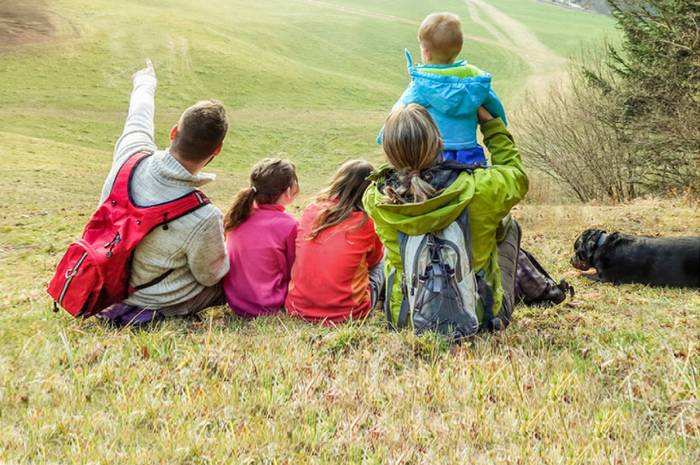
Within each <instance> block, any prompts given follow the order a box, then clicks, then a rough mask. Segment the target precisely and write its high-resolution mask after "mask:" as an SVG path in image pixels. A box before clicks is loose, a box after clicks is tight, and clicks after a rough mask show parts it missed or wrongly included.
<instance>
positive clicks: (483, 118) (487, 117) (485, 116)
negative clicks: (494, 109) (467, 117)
mask: <svg viewBox="0 0 700 465" xmlns="http://www.w3.org/2000/svg"><path fill="white" fill-rule="evenodd" d="M476 116H477V117H478V118H479V124H484V123H485V122H487V121H491V120H492V119H494V118H493V115H492V114H491V113H489V111H488V110H487V109H486V108H484V107H479V109H478V110H476Z"/></svg>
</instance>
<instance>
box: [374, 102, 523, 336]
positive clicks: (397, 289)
mask: <svg viewBox="0 0 700 465" xmlns="http://www.w3.org/2000/svg"><path fill="white" fill-rule="evenodd" d="M478 118H479V123H480V126H481V132H482V133H483V135H484V144H485V145H486V147H487V149H488V150H489V152H490V153H491V158H492V160H491V161H492V167H490V168H483V169H476V170H473V171H469V170H465V169H464V167H463V166H462V165H457V164H455V163H454V162H449V161H445V162H443V161H442V157H441V153H442V141H441V140H440V133H439V131H438V129H437V127H436V126H435V123H434V122H433V120H432V118H431V117H430V114H429V113H428V112H427V111H426V110H425V108H423V107H422V106H420V105H416V104H411V105H408V106H406V107H402V108H398V109H396V110H394V111H393V112H392V113H391V114H390V115H389V117H388V118H387V120H386V123H385V125H384V138H383V141H382V147H383V148H384V152H385V155H386V157H387V160H388V161H389V165H388V166H387V165H385V166H384V167H382V168H381V169H380V170H379V172H377V173H376V174H374V175H373V176H372V178H371V179H372V184H371V185H370V186H369V187H368V189H367V191H366V192H365V195H364V198H363V201H364V205H365V209H366V211H367V213H368V214H369V215H370V216H371V217H372V220H374V223H375V227H376V230H377V234H378V235H379V237H380V239H381V240H382V242H383V243H384V246H385V248H386V254H387V255H386V261H385V268H386V269H385V272H386V276H387V295H388V296H389V297H388V298H387V302H386V303H385V310H386V313H387V317H388V318H389V320H390V322H391V323H393V324H394V325H397V322H398V315H399V311H400V306H401V300H402V291H401V275H402V266H401V256H400V252H399V244H398V238H397V233H398V232H402V233H404V234H408V235H417V234H425V233H428V232H433V231H438V230H441V229H444V228H445V227H447V226H448V225H449V224H450V223H452V222H453V221H455V220H456V219H457V217H458V216H459V215H460V213H461V212H462V211H463V210H464V209H465V208H468V209H469V210H468V211H469V221H470V228H471V238H472V239H471V240H472V263H471V265H472V269H474V270H475V271H476V272H477V273H478V272H481V273H483V276H484V279H485V280H486V283H487V284H488V285H489V287H490V288H491V290H492V292H493V310H492V311H493V314H494V316H495V317H497V318H496V319H495V320H494V321H499V320H500V322H502V323H503V324H502V325H496V326H497V327H500V328H502V327H505V326H506V325H507V324H508V323H509V321H510V316H511V314H512V311H513V307H514V306H515V302H514V293H515V264H516V259H517V256H518V251H519V248H520V228H519V226H518V225H517V224H516V223H515V222H514V221H510V216H509V215H508V213H509V212H510V209H511V208H512V207H513V206H514V205H515V204H517V203H518V202H519V201H520V200H522V198H523V197H524V196H525V194H526V193H527V189H528V179H527V176H526V175H525V171H524V170H523V164H522V160H521V159H520V155H519V153H518V150H517V148H516V147H515V144H514V143H513V137H512V136H511V135H510V133H509V132H508V130H506V128H505V126H504V125H503V122H502V121H501V120H500V118H494V117H493V116H491V114H490V113H489V112H488V111H486V110H485V109H484V108H483V107H481V108H479V111H478ZM502 223H503V224H502ZM497 235H498V236H499V237H497ZM504 290H505V292H504ZM477 315H478V316H479V319H480V321H482V320H483V308H481V304H480V305H479V308H477Z"/></svg>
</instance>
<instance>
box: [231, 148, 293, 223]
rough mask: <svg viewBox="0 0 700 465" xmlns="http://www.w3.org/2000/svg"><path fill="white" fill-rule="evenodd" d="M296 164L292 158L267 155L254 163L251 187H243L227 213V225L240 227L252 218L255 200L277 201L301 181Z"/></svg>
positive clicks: (259, 202) (266, 202) (257, 201)
mask: <svg viewBox="0 0 700 465" xmlns="http://www.w3.org/2000/svg"><path fill="white" fill-rule="evenodd" d="M298 184H299V180H298V179H297V173H296V168H295V167H294V164H293V163H292V162H291V161H289V160H281V159H279V158H266V159H264V160H260V161H259V162H257V163H256V164H255V166H253V171H252V172H251V173H250V187H246V188H245V189H241V190H240V191H238V193H237V194H236V195H235V197H234V198H233V202H232V203H231V206H230V207H229V209H228V211H227V212H226V216H225V217H224V229H225V230H226V231H230V230H232V229H236V228H237V227H238V226H240V225H241V224H243V222H244V221H245V220H247V219H248V217H249V216H250V214H251V213H252V211H253V202H255V203H257V204H258V205H265V204H271V203H275V202H277V200H279V198H280V196H281V195H282V194H283V193H284V191H286V190H287V189H289V188H290V187H292V186H294V185H298Z"/></svg>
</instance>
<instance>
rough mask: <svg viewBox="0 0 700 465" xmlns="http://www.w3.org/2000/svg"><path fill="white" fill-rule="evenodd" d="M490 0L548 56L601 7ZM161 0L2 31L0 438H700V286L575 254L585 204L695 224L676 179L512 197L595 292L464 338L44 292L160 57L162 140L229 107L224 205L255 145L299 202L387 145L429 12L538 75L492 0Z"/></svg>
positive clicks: (113, 442) (336, 454)
mask: <svg viewBox="0 0 700 465" xmlns="http://www.w3.org/2000/svg"><path fill="white" fill-rule="evenodd" d="M38 3H39V2H37V1H34V0H31V1H29V2H25V3H23V5H30V4H38ZM490 4H491V5H496V6H497V7H498V8H500V11H501V12H506V13H507V14H508V15H509V16H510V17H511V20H513V19H514V20H515V21H516V25H520V26H521V28H519V29H517V32H518V34H519V35H517V37H521V38H522V37H525V38H527V39H528V40H529V41H530V43H532V42H533V40H532V37H531V35H534V36H535V37H536V38H537V40H536V41H534V43H535V47H534V49H536V50H537V51H538V54H537V55H536V57H537V58H538V59H541V58H542V57H546V56H551V55H547V54H548V53H552V54H554V55H556V54H557V53H559V54H566V53H569V51H570V50H573V48H575V47H574V42H576V40H577V39H571V37H574V38H578V37H584V36H586V37H587V36H594V35H599V34H603V33H604V32H605V31H606V30H608V29H609V23H607V24H606V23H602V22H601V19H600V18H599V17H595V16H580V15H578V14H576V13H573V12H569V11H567V10H556V12H555V10H553V9H549V7H547V6H542V5H538V4H536V3H535V2H530V1H529V0H522V1H516V0H493V1H492V2H490ZM163 5H164V2H157V1H153V0H139V1H131V0H129V1H122V2H119V3H118V4H117V3H115V2H111V1H106V0H91V1H87V0H57V1H51V2H48V8H49V9H50V11H51V13H50V14H49V17H50V18H51V21H53V22H54V25H55V28H56V31H57V36H56V37H55V38H54V39H53V40H50V41H48V42H47V41H44V42H41V43H36V44H33V45H25V46H21V47H19V46H13V47H12V48H5V49H0V83H2V84H0V102H1V104H0V155H1V156H2V162H1V163H0V198H2V199H3V201H2V202H0V289H2V293H0V344H1V345H0V347H1V348H2V350H0V431H1V432H2V434H0V463H37V464H43V463H76V464H77V463H119V464H131V463H134V464H136V463H138V464H143V463H167V464H171V463H178V464H205V463H250V464H253V463H256V464H257V463H268V464H285V463H287V464H297V463H364V464H380V463H396V464H399V463H402V464H419V463H420V464H423V463H429V464H433V463H435V464H438V463H439V464H442V463H524V464H540V463H567V464H574V463H576V464H578V463H581V464H583V463H620V464H626V463H644V464H652V463H658V464H661V463H687V464H691V463H696V462H697V461H698V460H699V459H700V444H699V441H700V439H699V438H700V409H699V408H698V403H697V402H698V397H699V392H698V370H699V369H700V345H699V344H698V341H699V340H700V324H699V322H698V312H699V310H698V309H699V308H700V295H698V293H697V292H689V291H680V290H674V289H664V290H656V289H645V288H643V287H642V286H622V287H613V286H603V285H594V284H592V283H590V282H588V281H587V280H585V279H583V278H581V277H579V276H577V275H576V274H575V273H574V272H573V271H572V270H571V269H570V267H569V266H568V263H567V261H568V256H569V254H570V250H571V243H572V241H573V239H574V238H575V236H576V234H577V233H578V232H580V231H581V230H582V229H584V228H585V227H589V226H601V227H607V228H610V229H622V230H626V231H630V232H637V233H653V234H665V235H681V234H690V233H692V232H693V231H698V230H699V229H700V213H699V211H698V209H697V208H696V207H697V206H696V205H693V204H690V203H687V202H684V201H681V200H679V201H674V202H671V201H664V202H660V201H654V200H649V201H644V202H637V203H635V204H632V205H628V206H622V207H605V206H540V205H537V206H534V205H525V206H522V207H519V209H518V210H517V211H516V213H515V214H516V216H517V217H518V218H519V219H520V220H521V222H522V224H523V228H524V231H525V237H524V244H525V246H526V247H528V248H529V249H530V250H532V251H533V252H534V253H535V254H536V255H537V256H538V257H539V258H541V260H542V262H543V264H544V265H545V266H546V267H547V268H548V269H551V270H552V272H553V274H554V275H555V276H560V277H566V278H567V279H568V280H570V281H571V282H572V283H573V284H574V285H575V286H576V289H577V291H578V293H577V296H576V298H575V299H574V300H572V301H571V302H569V303H568V304H567V305H565V306H562V307H558V308H554V309H550V310H530V309H525V308H522V309H519V311H518V314H517V319H516V321H515V322H514V323H513V325H512V327H511V328H509V330H508V331H506V332H505V333H502V334H497V335H486V336H481V337H478V338H475V339H474V340H472V341H470V342H469V343H467V344H465V345H463V346H461V347H457V348H450V347H448V346H447V345H446V344H445V343H444V341H441V340H440V339H437V338H431V337H425V338H415V337H414V336H412V335H411V334H409V333H407V332H402V333H392V332H388V331H386V328H385V325H384V323H383V320H382V317H381V315H372V316H371V317H370V318H369V319H368V320H367V321H364V322H362V323H357V324H353V325H349V326H345V327H342V328H338V329H332V328H319V327H316V326H311V325H307V324H304V323H301V322H299V321H296V320H293V319H290V318H287V317H286V316H283V315H282V316H279V317H275V318H269V319H261V320H258V321H243V320H242V319H239V318H236V317H234V316H231V315H230V314H229V313H228V312H227V311H226V310H225V309H223V308H220V309H214V310H211V311H208V312H206V313H205V314H204V316H203V320H202V321H199V322H195V321H191V322H181V321H174V322H166V323H163V324H160V325H158V326H156V327H154V328H152V329H150V330H147V331H131V330H124V331H113V330H110V329H107V328H104V327H102V326H100V325H99V324H97V323H96V322H95V321H91V320H88V321H84V322H82V321H77V322H76V321H73V320H71V319H70V318H69V317H68V316H67V315H64V314H58V315H56V314H53V313H51V312H50V310H49V307H50V305H49V301H48V299H47V298H46V296H45V294H44V288H45V285H46V281H47V279H48V277H49V276H50V275H51V272H52V270H53V267H54V265H55V263H56V260H57V259H58V257H59V256H60V253H61V252H62V251H63V249H64V248H65V246H66V245H67V244H68V242H69V241H70V240H71V239H73V238H74V237H75V236H76V235H78V234H79V233H80V230H81V228H82V225H83V224H84V222H85V221H86V219H87V217H88V215H89V212H90V211H91V209H92V208H94V207H95V203H96V201H97V198H98V196H99V190H100V187H101V184H102V181H103V177H104V175H105V173H106V172H107V170H108V166H109V160H110V152H111V148H112V145H113V143H114V141H115V140H116V138H117V136H118V134H119V131H120V129H121V124H122V122H123V118H124V116H125V112H126V105H127V102H128V92H129V84H130V79H129V76H130V74H131V73H132V72H133V71H134V70H135V69H137V68H138V67H139V66H141V64H142V59H143V58H144V57H145V56H150V57H151V58H152V59H153V60H154V62H155V64H156V67H157V71H158V74H159V78H160V83H159V90H158V96H157V105H158V110H157V121H156V123H157V138H158V141H159V142H160V143H161V144H164V143H165V136H166V132H167V129H168V128H169V127H170V125H171V124H172V123H173V122H174V121H175V120H176V118H177V117H178V115H179V112H180V111H181V109H182V108H183V107H184V106H186V105H189V104H190V103H191V102H192V101H194V100H197V99H200V98H206V97H217V98H220V99H221V100H223V101H224V102H225V103H226V104H227V106H228V107H229V108H230V109H231V111H232V116H233V118H232V121H233V125H232V131H231V135H230V136H229V138H228V140H227V142H226V148H225V151H224V153H223V154H222V155H223V156H221V157H219V158H217V161H216V164H215V165H214V166H213V167H212V169H213V170H214V171H215V172H216V173H217V174H218V175H219V179H218V181H217V182H216V183H214V184H213V185H212V187H211V189H209V188H207V193H208V194H210V195H211V197H212V199H213V200H214V202H215V203H216V204H218V205H219V206H222V207H224V206H225V205H226V204H227V202H228V199H229V198H230V197H231V195H232V193H233V192H234V190H235V189H236V188H238V187H240V186H241V185H243V184H244V183H245V182H246V172H247V169H248V167H249V166H250V164H252V162H253V161H254V160H256V159H258V158H261V157H263V156H265V155H267V154H269V153H276V152H281V151H283V152H287V153H288V155H289V156H290V157H291V158H293V159H294V160H295V161H296V162H297V163H298V165H299V167H300V172H301V183H302V189H303V195H302V198H301V199H300V200H299V202H297V205H295V207H294V211H297V212H298V211H299V208H300V207H302V206H303V203H304V201H305V200H306V199H308V198H309V196H310V195H312V194H313V193H314V192H315V191H316V190H317V189H318V188H319V187H320V185H321V184H322V183H323V182H324V180H325V179H326V178H327V176H328V175H329V174H330V173H331V172H332V171H334V169H335V168H336V166H338V164H339V163H340V162H341V161H342V160H345V159H347V158H350V157H359V156H363V157H368V158H369V159H371V160H373V161H377V162H378V161H380V159H381V157H380V153H379V150H378V149H377V147H376V146H375V145H374V136H375V131H376V128H377V127H378V126H380V125H381V122H382V119H383V117H384V115H385V112H386V110H387V108H389V107H390V106H391V104H392V103H393V101H394V100H395V99H396V98H397V96H398V95H399V93H400V92H401V90H402V88H403V86H404V85H405V81H406V75H405V70H404V63H403V55H402V50H403V48H404V47H405V46H409V47H411V48H412V49H413V50H416V48H417V47H416V45H415V39H414V37H415V29H416V27H417V24H418V22H419V21H420V20H421V19H422V17H423V16H424V15H425V14H426V13H428V12H430V11H433V10H445V9H448V10H453V11H456V12H458V13H460V14H461V15H462V16H463V18H464V22H465V33H466V34H467V36H468V39H469V40H468V42H467V46H466V47H465V56H467V57H468V58H469V59H470V60H471V61H473V62H474V63H476V64H479V65H480V66H482V67H484V68H485V69H488V70H489V71H491V72H492V73H493V74H494V76H495V82H496V86H497V88H498V90H499V92H500V93H502V94H503V95H504V99H505V100H506V103H508V102H509V101H517V99H518V96H519V95H520V94H521V92H522V90H523V88H524V87H525V86H530V84H531V83H532V82H533V81H532V80H533V76H534V78H536V79H539V78H541V76H538V75H537V74H534V75H533V74H532V73H537V70H533V69H531V68H530V67H529V65H528V62H527V61H526V60H525V59H524V58H523V57H522V56H521V54H520V52H519V49H518V44H516V43H515V42H517V41H516V40H515V39H514V37H515V35H514V36H513V37H511V36H506V37H505V39H506V40H505V41H504V40H503V35H504V33H507V32H508V31H504V30H500V32H499V28H497V27H496V28H495V29H494V27H495V26H494V24H493V22H492V21H491V20H490V16H489V14H488V13H487V10H483V9H482V8H484V7H483V5H481V6H480V8H477V9H476V11H477V13H478V14H477V16H476V18H477V19H479V21H475V20H473V19H471V18H472V16H470V14H469V11H470V10H469V8H468V7H467V5H466V4H465V3H464V2H459V1H439V2H438V1H430V0H428V1H426V0H382V1H370V0H354V1H349V0H327V1H312V0H307V1H302V0H292V1H283V0H266V1H260V2H249V1H243V0H241V1H234V0H228V1H224V0H213V1H210V2H196V1H194V0H179V1H171V2H168V3H167V7H164V6H163ZM473 7H474V6H473V5H472V8H473ZM0 11H2V10H1V9H0ZM488 11H491V10H488ZM491 13H493V11H491ZM570 14H572V15H573V16H569V15H570ZM541 15H543V16H541ZM550 15H551V16H550ZM509 24H510V25H512V23H509ZM548 24H549V26H551V28H550V27H548V26H547V25H548ZM494 31H495V33H496V35H495V36H494V35H493V33H494ZM528 32H531V33H532V34H531V35H530V34H528ZM499 38H500V39H501V42H499ZM0 44H1V42H0ZM524 48H527V47H524ZM520 51H522V50H520ZM555 64H556V63H555ZM546 72H547V73H551V72H556V66H554V67H553V69H547V70H546ZM558 200H559V199H553V200H552V203H557V201H558Z"/></svg>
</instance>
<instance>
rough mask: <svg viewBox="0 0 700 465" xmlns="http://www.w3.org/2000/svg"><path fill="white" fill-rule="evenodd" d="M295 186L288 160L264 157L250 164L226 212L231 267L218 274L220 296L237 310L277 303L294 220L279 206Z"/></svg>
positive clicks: (257, 310) (283, 289) (269, 310)
mask: <svg viewBox="0 0 700 465" xmlns="http://www.w3.org/2000/svg"><path fill="white" fill-rule="evenodd" d="M298 192H299V184H298V181H297V175H296V171H295V168H294V165H293V164H292V163H291V162H289V161H288V160H280V159H265V160H261V161H260V162H258V163H257V164H256V165H255V167H253V170H252V173H251V175H250V186H249V187H247V188H245V189H242V190H241V191H240V192H238V194H236V197H235V198H234V199H233V203H232V205H231V207H230V208H229V211H228V213H227V214H226V224H225V229H226V247H227V249H228V253H229V257H230V260H231V270H230V271H229V273H228V274H227V275H226V277H225V278H224V280H223V287H224V292H225V294H226V301H227V302H228V304H229V306H230V307H231V309H232V310H233V311H234V312H235V313H236V314H238V315H240V316H246V317H256V316H262V315H270V314H273V313H276V312H278V311H279V310H280V309H282V306H283V304H284V299H285V297H286V296H287V287H288V285H289V276H290V273H291V269H292V264H293V263H294V252H295V248H294V242H295V239H296V236H297V222H296V220H295V219H294V218H293V217H292V216H291V215H289V214H288V213H286V212H285V209H284V206H285V205H287V204H289V203H291V202H292V200H294V198H295V197H296V195H297V194H298Z"/></svg>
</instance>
